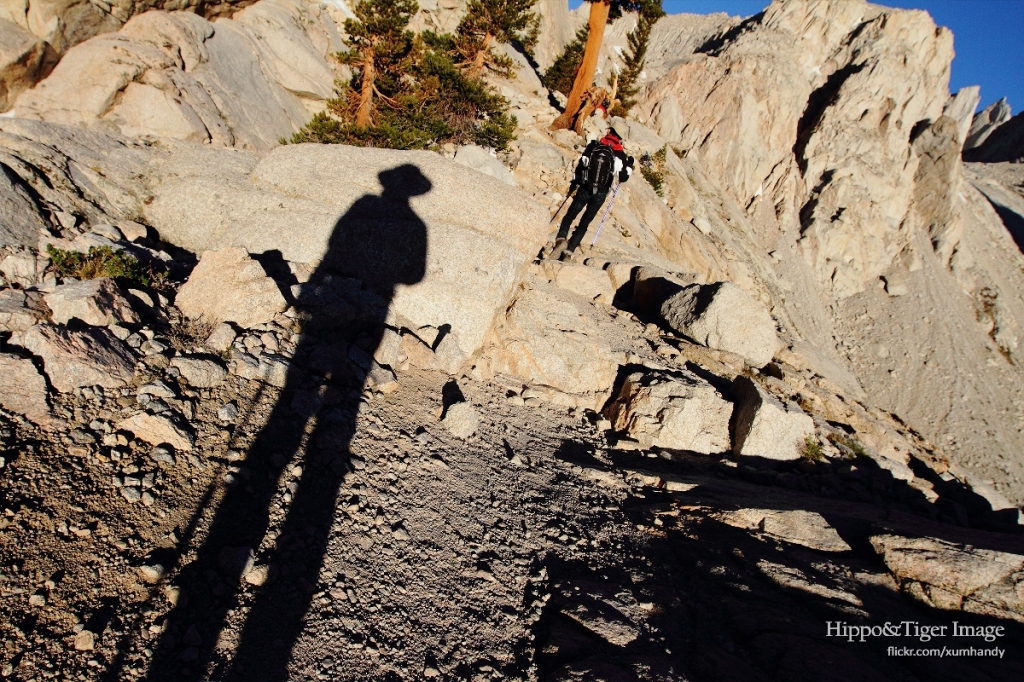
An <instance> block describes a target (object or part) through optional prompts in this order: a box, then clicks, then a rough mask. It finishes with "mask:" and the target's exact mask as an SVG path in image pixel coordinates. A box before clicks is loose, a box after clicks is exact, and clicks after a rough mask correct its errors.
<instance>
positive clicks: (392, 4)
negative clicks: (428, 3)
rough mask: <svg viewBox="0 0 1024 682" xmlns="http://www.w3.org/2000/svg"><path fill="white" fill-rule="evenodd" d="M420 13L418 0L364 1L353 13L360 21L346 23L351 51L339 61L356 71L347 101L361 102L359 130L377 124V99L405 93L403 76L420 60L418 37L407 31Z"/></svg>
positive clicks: (357, 109)
mask: <svg viewBox="0 0 1024 682" xmlns="http://www.w3.org/2000/svg"><path fill="white" fill-rule="evenodd" d="M418 10H419V5H418V4H417V3H416V1H415V0H360V2H359V4H357V5H356V7H355V9H354V10H353V13H354V14H355V15H356V18H355V19H346V20H345V32H346V33H347V34H348V37H349V44H350V45H351V47H350V48H349V50H348V51H346V52H342V53H340V54H339V55H338V58H339V59H340V60H341V62H342V63H343V64H348V65H349V66H352V67H354V69H355V73H354V74H353V76H352V84H351V91H352V92H351V94H349V93H346V95H347V96H345V97H344V99H345V100H347V102H346V103H347V104H349V105H350V104H352V103H353V102H356V101H358V104H357V105H356V111H355V124H356V125H357V126H360V127H364V128H365V127H368V126H370V125H371V124H372V123H373V111H374V96H377V97H379V98H381V99H384V100H388V99H391V98H393V97H394V96H395V95H397V94H398V93H399V91H400V90H401V89H402V75H403V74H404V73H406V72H407V71H408V70H409V69H410V68H411V67H412V65H413V64H415V62H416V58H417V54H416V52H417V48H418V42H417V40H416V35H415V34H414V33H413V32H412V31H409V30H407V29H406V27H407V26H408V25H409V20H410V19H411V18H412V15H413V14H415V13H416V12H417V11H418ZM357 90H358V100H356V98H355V97H354V95H355V92H356V91H357Z"/></svg>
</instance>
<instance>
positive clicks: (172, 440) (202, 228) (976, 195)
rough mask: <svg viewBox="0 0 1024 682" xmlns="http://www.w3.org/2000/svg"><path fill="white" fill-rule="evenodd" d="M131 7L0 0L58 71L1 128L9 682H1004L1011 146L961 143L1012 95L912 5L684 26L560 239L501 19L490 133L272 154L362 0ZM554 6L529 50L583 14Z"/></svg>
mask: <svg viewBox="0 0 1024 682" xmlns="http://www.w3.org/2000/svg"><path fill="white" fill-rule="evenodd" d="M58 4H59V3H58ZM136 4H138V3H136ZM464 4H465V3H461V2H456V1H455V0H452V1H451V2H445V1H443V0H442V1H439V2H433V3H428V2H424V3H421V9H422V10H423V11H422V12H421V14H420V16H419V17H418V18H417V22H419V23H418V26H422V27H432V28H438V29H442V30H443V29H446V28H449V29H450V28H451V27H453V26H454V25H455V24H456V23H457V21H458V18H459V16H460V12H461V11H462V9H463V7H464ZM41 6H42V5H40V7H41ZM28 7H29V5H27V4H26V5H25V8H28ZM33 7H34V9H32V12H35V13H37V14H38V12H39V11H40V8H39V7H35V6H34V5H33ZM47 7H49V5H47ZM54 7H57V5H54ZM76 7H78V8H79V9H77V10H76V9H75V8H76ZM91 7H100V8H101V9H102V7H101V5H95V4H94V3H90V4H89V5H88V6H87V7H85V10H88V12H90V14H88V17H87V18H86V19H83V28H82V31H87V29H88V30H92V29H91V28H89V26H93V25H94V23H95V22H94V21H93V19H91V18H89V17H92V16H93V14H91V13H92V12H93V10H92V9H89V8H91ZM116 7H120V5H117V4H116V3H115V4H114V5H111V9H110V10H109V11H108V12H107V14H108V15H110V16H114V17H115V18H116V19H117V20H118V22H119V23H117V25H116V26H113V28H116V29H117V31H116V32H109V33H104V34H102V35H96V36H93V37H88V38H87V39H82V40H75V41H71V40H68V41H66V43H67V44H64V45H63V47H61V49H60V52H61V53H63V57H62V58H61V59H60V61H59V62H57V63H56V66H54V60H55V59H56V55H55V53H56V49H54V53H50V52H48V51H47V48H46V45H42V43H40V42H39V40H38V38H39V37H43V38H46V36H51V34H49V33H47V34H45V35H43V36H37V35H36V34H35V33H32V31H34V30H35V29H31V26H29V25H27V24H25V23H24V22H22V21H20V20H19V21H17V22H16V21H13V20H12V21H11V23H12V25H13V24H14V23H17V25H18V26H20V27H21V28H20V29H19V30H20V31H21V33H17V32H15V33H10V35H14V36H15V38H14V39H12V40H10V41H9V43H10V44H17V45H19V46H22V47H24V49H23V50H22V52H20V53H19V54H22V55H27V56H24V57H19V58H18V59H20V60H21V61H20V62H18V63H19V64H22V65H23V66H24V68H25V69H28V70H30V69H36V70H37V71H36V74H37V75H44V74H45V73H46V72H47V71H48V70H50V69H51V67H52V72H50V73H49V75H47V76H46V78H44V79H43V80H42V81H41V82H39V83H38V84H36V85H35V86H34V87H31V88H28V89H24V90H22V91H20V92H18V91H16V89H10V90H8V96H9V97H11V98H13V99H14V101H13V112H12V113H13V115H8V116H7V117H5V118H3V119H0V274H2V279H0V480H2V481H3V483H4V490H5V491H7V492H6V493H5V495H6V497H5V502H4V505H5V508H4V513H3V515H2V516H0V566H2V573H0V589H2V590H3V596H4V599H3V600H2V601H0V613H3V615H4V617H3V618H0V631H2V632H3V637H4V639H5V641H7V642H9V643H10V644H8V646H7V647H6V648H5V649H4V651H3V652H0V665H2V666H3V667H2V674H3V675H4V676H6V677H11V676H15V677H19V676H20V677H21V678H24V679H29V678H32V677H36V678H38V677H40V676H42V677H47V676H48V675H63V676H64V677H67V678H73V677H76V676H88V675H90V674H93V673H94V672H95V671H96V670H102V671H103V674H105V675H107V676H108V677H111V678H112V679H138V678H141V677H146V678H147V679H153V680H160V679H179V678H181V676H183V675H184V676H186V677H189V678H191V679H195V678H197V677H200V676H202V677H205V678H207V679H217V680H220V679H233V678H236V677H238V676H239V675H242V676H245V675H248V676H250V677H253V676H255V677H259V678H260V679H275V680H286V679H308V678H324V677H333V678H337V679H353V680H354V679H423V678H442V679H449V678H450V679H499V678H514V679H550V680H571V679H581V678H583V679H622V678H630V679H633V678H636V679H644V680H647V679H650V680H655V679H710V678H711V677H712V676H713V675H717V676H719V677H725V678H727V679H737V680H739V679H755V678H758V677H785V678H786V679H825V678H830V679H832V678H835V677H836V675H837V674H838V675H839V676H840V678H841V679H894V680H895V679H909V678H911V677H914V678H916V679H950V680H952V679H963V678H964V677H965V676H973V678H977V679H993V680H996V679H1009V678H1010V677H1012V675H1013V674H1014V673H1015V671H1016V670H1017V669H1019V665H1020V660H1019V656H1020V654H1019V651H1020V650H1021V649H1020V648H1019V647H1017V648H1015V644H1016V643H1019V642H1021V641H1024V633H1022V632H1021V631H1020V629H1019V627H1020V626H1019V623H1021V622H1024V601H1022V599H1021V597H1020V594H1021V570H1022V567H1024V545H1022V544H1021V542H1020V536H1019V532H1018V531H1019V520H1020V512H1019V504H1020V502H1021V500H1022V499H1024V483H1022V480H1021V477H1022V475H1024V460H1022V459H1021V458H1020V456H1019V453H1020V452H1021V451H1022V446H1024V424H1022V415H1024V412H1022V410H1024V395H1022V394H1021V388H1020V387H1021V385H1022V382H1021V379H1022V378H1024V377H1022V376H1021V370H1020V357H1019V354H1020V351H1019V339H1018V337H1019V334H1020V331H1019V327H1020V324H1021V321H1022V320H1024V303H1022V301H1021V298H1020V296H1019V293H1018V292H1020V291H1021V290H1024V274H1022V273H1024V268H1022V265H1024V260H1022V256H1021V252H1020V247H1019V245H1020V244H1024V191H1022V189H1021V188H1022V187H1024V173H1022V171H1021V168H1020V164H1018V163H1010V162H1003V163H969V164H967V165H965V164H964V163H962V162H961V150H962V149H967V150H968V152H967V153H971V152H972V151H977V150H984V149H986V148H990V144H991V145H995V144H996V143H998V144H1000V145H1004V142H1000V140H1007V139H1010V140H1012V139H1015V138H1013V137H1012V135H1013V134H1015V133H1014V131H1015V130H1016V128H1017V127H1016V126H1014V125H1012V124H1013V122H1014V121H1015V120H1017V119H1011V120H1010V121H1009V122H1006V121H1004V120H1003V119H1004V118H1007V119H1008V118H1009V116H1008V113H1007V115H1006V116H1005V117H1004V116H1002V114H1001V113H1000V112H999V111H995V110H993V112H989V113H990V114H992V115H991V116H989V115H986V116H982V117H979V118H978V119H975V120H974V121H972V119H971V114H972V113H973V108H974V107H976V106H977V92H976V90H972V89H965V90H964V91H961V92H960V93H957V94H956V95H954V96H952V97H951V96H950V93H949V92H948V77H949V65H950V59H951V58H952V46H953V38H952V36H951V35H950V33H949V32H948V31H947V30H945V29H942V28H939V27H936V26H935V24H934V23H933V22H932V20H931V18H930V17H929V16H928V15H927V14H925V13H923V12H915V11H902V10H892V9H888V8H883V7H879V6H874V5H870V4H867V3H864V2H858V1H854V0H843V1H842V2H840V1H838V0H835V1H831V2H830V1H825V0H787V1H786V2H775V3H772V4H771V5H769V6H768V7H767V8H766V9H765V10H764V11H763V12H762V13H760V14H758V15H756V16H754V17H750V18H747V19H744V20H740V19H730V18H729V17H726V16H725V15H712V16H709V17H698V16H696V15H677V16H671V17H666V18H665V19H664V20H662V21H660V22H659V23H658V25H657V26H656V28H655V30H654V32H653V34H652V45H651V50H650V53H649V60H650V61H649V66H648V69H647V72H646V80H645V83H646V85H645V88H644V90H643V91H642V93H641V103H640V105H639V106H638V108H637V110H636V111H635V112H634V113H635V118H633V119H629V120H626V119H613V120H611V121H610V122H606V121H602V120H597V119H595V120H591V121H589V122H588V124H587V128H588V130H587V132H588V134H589V135H590V136H594V135H597V134H599V133H600V132H601V131H602V129H603V128H604V127H605V126H607V125H608V124H609V123H611V124H612V125H614V126H615V127H616V128H617V129H618V130H619V131H620V133H622V134H623V135H624V137H625V138H626V147H627V150H628V151H629V152H630V153H631V154H634V155H636V156H637V157H644V156H645V155H646V157H647V158H646V159H645V163H649V166H647V167H646V170H647V173H646V178H645V177H641V175H640V174H639V173H638V174H637V176H636V177H634V178H633V179H632V180H631V181H630V182H628V183H626V184H624V185H622V186H621V188H620V189H619V191H618V193H617V194H616V198H615V202H614V204H613V205H611V206H610V207H609V210H608V217H607V220H603V218H602V219H601V220H602V223H601V229H600V234H598V229H597V228H598V226H597V224H595V225H594V226H593V227H592V228H591V233H590V234H588V235H587V239H586V241H585V242H584V247H583V248H582V253H581V254H577V255H576V256H574V257H573V258H571V259H568V260H555V259H552V258H549V257H548V256H549V252H548V250H547V249H542V247H544V245H545V244H544V243H545V240H546V238H547V237H549V236H550V234H551V233H553V231H554V227H553V226H552V225H551V223H549V220H550V216H551V215H552V214H554V213H555V211H556V210H557V209H558V207H559V206H560V205H561V204H562V202H563V200H564V199H565V192H566V190H567V188H568V185H569V181H570V179H571V177H572V170H573V166H574V163H575V160H576V158H577V157H578V155H579V154H580V152H581V151H582V149H583V148H584V146H585V144H586V142H587V141H586V140H585V139H583V138H581V137H579V136H577V135H575V134H574V133H572V132H569V131H558V132H551V131H550V130H549V125H550V123H551V121H552V120H553V119H554V118H555V117H556V116H557V114H558V111H557V109H556V108H554V107H553V106H552V104H551V103H552V101H553V100H552V99H551V98H550V93H548V92H547V91H545V90H544V89H543V87H542V86H541V84H540V82H539V79H538V75H537V73H536V71H535V70H534V68H533V66H532V65H531V64H530V63H529V62H528V60H527V59H526V58H525V57H524V56H523V55H520V54H519V53H517V52H516V51H515V50H514V49H512V48H511V47H509V46H503V47H502V49H504V50H505V51H506V53H507V54H508V55H509V56H510V57H511V58H513V59H514V60H515V62H516V64H517V67H518V75H517V77H516V78H513V79H511V80H499V79H495V80H494V81H493V82H494V85H495V87H497V88H499V89H500V91H501V92H502V93H503V94H504V96H505V97H506V98H508V99H509V102H510V106H511V109H512V112H513V113H514V114H515V115H516V116H517V118H518V120H519V127H518V129H517V135H518V139H517V140H516V142H515V143H514V144H513V146H512V148H511V150H510V151H509V152H507V153H503V154H500V155H498V154H493V153H491V152H490V151H489V150H485V149H481V148H478V147H472V146H468V147H461V148H456V147H454V146H447V147H445V148H442V149H439V150H436V151H431V152H396V151H390V150H377V149H358V148H350V147H341V146H338V147H333V146H314V145H280V144H278V142H277V141H278V139H279V138H281V137H286V136H288V135H289V134H290V133H291V132H293V131H294V130H296V129H297V128H298V127H299V126H300V125H301V124H302V123H303V122H304V121H305V120H307V118H308V117H309V116H310V115H311V112H313V111H316V110H317V109H318V108H319V107H320V106H322V104H321V103H322V101H323V99H324V98H325V97H327V96H328V95H329V93H330V92H331V90H332V87H333V81H334V79H335V78H338V77H339V76H343V75H344V74H343V73H341V72H340V71H338V70H337V67H336V64H335V63H334V62H333V61H332V60H331V59H330V57H329V55H330V53H331V52H333V51H337V50H338V49H339V48H340V46H342V45H343V44H344V35H343V31H342V30H341V29H340V24H341V22H342V20H343V19H344V18H345V17H346V16H349V15H350V7H349V5H348V4H346V3H345V2H342V1H341V0H337V1H335V2H332V3H329V4H328V5H326V6H322V5H321V4H320V3H314V2H306V1H305V0H261V1H260V2H257V3H253V4H251V5H249V6H247V7H245V8H243V9H239V8H238V7H233V9H235V10H237V11H234V12H233V14H232V15H231V16H230V17H227V16H212V15H207V16H203V15H201V14H197V13H195V12H191V11H172V10H175V9H195V8H194V7H192V6H191V5H188V6H185V5H182V6H181V7H178V6H174V7H172V6H170V5H168V6H160V7H157V8H155V9H154V8H152V7H149V6H148V5H147V6H145V7H141V6H140V7H139V8H136V9H138V10H139V11H138V12H135V10H132V12H131V13H128V12H127V8H125V10H124V11H121V12H119V13H115V12H113V9H114V8H116ZM132 7H133V8H134V7H135V5H132ZM58 9H60V12H63V14H61V13H60V12H58V11H57V10H56V9H54V10H53V12H54V15H53V16H57V17H58V18H60V20H59V21H58V22H56V23H55V25H57V26H60V25H61V24H60V22H61V21H63V22H65V24H68V22H69V21H70V19H69V17H73V16H76V15H74V12H75V11H80V10H81V11H84V10H82V8H81V7H79V6H78V5H75V4H71V3H68V4H66V6H65V5H60V7H59V8H58ZM142 9H147V10H149V11H141V10H142ZM538 9H539V11H540V12H541V14H542V16H543V18H544V21H543V24H542V32H541V42H540V45H539V46H538V50H537V61H538V62H539V63H540V64H541V66H543V65H544V64H545V62H548V61H550V60H551V59H553V58H554V55H555V54H557V52H558V50H559V49H560V47H561V46H562V45H564V43H565V42H567V41H568V40H570V39H571V37H572V35H573V32H574V22H577V21H579V14H578V13H577V14H575V15H574V14H572V13H570V12H569V11H568V9H567V7H566V6H565V4H563V3H559V2H554V1H551V2H547V1H546V0H545V1H544V2H541V3H540V4H539V7H538ZM28 12H29V10H28V9H25V11H24V12H22V14H21V15H18V16H22V15H24V16H28ZM129 14H131V16H129ZM121 15H125V16H124V18H123V19H121V18H120V17H121ZM33 16H35V14H33ZM104 16H106V15H104ZM61 17H62V18H61ZM90 22H92V23H90ZM68 26H70V28H65V29H61V30H62V31H64V33H61V35H72V34H75V30H77V29H74V26H71V25H70V24H68ZM630 28H631V19H630V17H629V16H628V15H627V16H626V17H624V18H623V19H621V20H620V21H618V22H617V23H616V24H615V25H614V26H612V27H611V29H610V30H609V37H608V42H607V44H606V46H605V52H604V55H603V57H602V66H601V68H602V73H604V74H608V73H611V72H612V71H614V69H615V68H616V66H615V65H616V64H617V60H618V59H619V58H620V56H619V52H618V49H617V48H621V46H622V45H624V40H625V39H624V36H625V34H626V33H627V32H628V30H629V29H630ZM0 29H3V25H0ZM30 29H31V30H30ZM73 29H74V30H73ZM4 35H8V34H5V33H3V32H2V31H0V37H2V36H4ZM82 35H83V36H84V33H83V34H82ZM26 36H29V37H26ZM32 36H36V37H35V38H33V37H32ZM51 37H52V36H51ZM5 40H6V38H5ZM46 40H50V38H46ZM53 40H54V41H55V42H57V43H59V41H58V40H57V39H56V38H54V39H53ZM19 41H20V42H19ZM71 43H75V44H73V45H72V44H71ZM5 44H6V43H5ZM46 44H50V43H46ZM39 45H42V48H39ZM22 47H19V48H18V49H22ZM51 47H52V45H51ZM40 49H41V50H42V51H40ZM33 50H35V51H33ZM14 61H17V60H14ZM12 63H13V62H12ZM19 68H21V67H19ZM5 73H6V72H5ZM19 78H23V80H22V85H21V86H19V87H27V85H26V81H25V80H24V79H26V78H27V79H28V80H31V78H30V77H27V76H25V77H22V76H19ZM12 82H13V81H12ZM1018 118H1019V117H1018ZM990 119H991V120H994V121H998V122H999V125H998V126H996V127H992V126H991V125H990V124H991V121H990ZM986 125H989V126H990V128H992V130H991V131H989V130H988V129H987V128H986V127H985V126H986ZM1004 128H1005V129H1006V130H1005V131H1004ZM1001 131H1002V132H1001ZM1007 131H1008V132H1007ZM988 132H991V134H987V133H988ZM986 134H987V139H984V140H981V138H982V137H983V136H985V135H986ZM979 140H981V141H980V142H979ZM1002 148H1003V147H1000V149H1002ZM659 152H660V153H659ZM48 247H52V248H56V249H59V251H50V252H48V250H47V249H48ZM90 249H93V252H92V255H91V256H90V255H89V253H90ZM97 249H99V251H97ZM97 253H99V254H104V253H105V254H107V255H106V256H104V258H107V259H108V260H107V261H106V262H107V265H104V266H103V268H101V267H100V266H99V265H97V264H96V263H95V262H94V260H92V259H95V258H96V257H97V256H96V254H97ZM75 254H79V255H77V256H76V255H75ZM118 254H120V256H118ZM83 261H84V262H86V263H87V264H91V265H88V267H87V266H86V265H82V262H83ZM76 263H78V265H77V266H76V265H75V264H76ZM111 263H113V264H114V265H110V264H111ZM115 266H116V267H115ZM90 268H91V269H90ZM105 268H110V269H105ZM68 491H71V492H72V494H69V493H68ZM837 608H838V609H840V610H841V612H842V613H845V614H848V617H849V618H851V619H853V618H860V619H865V620H866V621H867V622H875V621H877V622H884V621H885V620H891V621H894V622H902V621H911V620H912V621H915V622H917V621H921V620H929V622H930V621H931V620H935V621H936V622H942V623H946V622H948V617H949V616H950V615H951V616H953V617H955V618H957V619H959V620H960V621H961V622H968V623H970V624H971V625H972V626H977V627H996V626H999V627H1003V628H1004V630H1005V631H1006V632H1007V633H1008V634H1007V635H1006V637H1007V639H1005V640H1001V641H1000V642H999V643H998V645H999V646H1005V647H1007V652H1008V653H1007V656H1006V657H1005V659H992V660H987V659H986V660H980V659H978V660H974V659H971V660H966V659H965V661H966V662H965V661H955V662H950V660H938V659H928V658H927V657H925V658H914V659H910V658H907V659H898V658H892V657H889V656H886V655H884V653H885V652H884V650H883V649H882V648H880V647H873V646H871V647H868V646H865V647H855V645H850V644H848V643H845V642H841V641H837V640H835V639H830V638H829V637H828V636H826V634H825V633H824V632H822V623H823V622H824V621H825V620H827V619H832V620H834V619H835V618H836V615H835V614H836V609H837ZM751 609H755V611H751ZM752 612H755V613H756V614H757V619H756V620H757V621H758V622H757V623H756V624H751V621H750V613H752ZM949 612H953V613H949ZM955 644H961V642H955ZM971 644H976V645H980V640H979V642H974V641H972V642H971ZM610 652H611V653H610ZM836 661H842V671H843V672H842V673H841V674H840V673H836V670H837V669H839V668H837V665H836Z"/></svg>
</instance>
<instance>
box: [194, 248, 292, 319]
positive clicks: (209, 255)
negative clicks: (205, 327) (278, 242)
mask: <svg viewBox="0 0 1024 682" xmlns="http://www.w3.org/2000/svg"><path fill="white" fill-rule="evenodd" d="M175 304H176V305H177V306H178V307H179V308H180V309H181V311H182V312H183V313H185V314H186V315H188V316H189V317H191V318H196V319H203V320H206V321H208V322H215V323H219V322H225V321H231V322H235V323H237V324H238V325H239V326H241V327H243V328H249V327H254V326H256V325H258V324H266V323H267V322H270V321H272V320H273V319H274V315H276V314H277V313H280V312H283V311H284V310H285V308H287V307H288V303H287V301H285V299H284V296H282V295H281V290H280V289H279V288H278V286H277V284H276V283H275V282H274V280H272V279H271V278H270V277H268V276H267V273H266V271H264V269H263V266H261V265H260V264H259V263H258V262H256V261H255V260H253V259H252V258H250V257H249V254H248V253H247V252H246V250H245V249H243V248H239V247H229V248H226V249H221V250H219V251H207V252H206V253H204V254H203V257H202V258H201V259H200V261H199V264H198V265H197V266H196V267H195V269H194V270H193V271H192V274H191V275H190V276H189V278H188V281H187V282H185V284H184V285H183V286H182V287H181V289H180V290H179V291H178V296H177V298H176V299H175Z"/></svg>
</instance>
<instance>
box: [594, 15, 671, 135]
mask: <svg viewBox="0 0 1024 682" xmlns="http://www.w3.org/2000/svg"><path fill="white" fill-rule="evenodd" d="M639 14H640V16H639V18H638V20H637V25H636V28H634V29H633V30H632V31H630V32H629V34H628V35H627V36H626V42H627V43H628V45H629V50H628V51H627V52H626V53H625V54H624V55H623V57H622V59H623V62H624V64H623V66H624V68H623V69H622V75H621V76H620V78H619V83H618V92H617V94H618V97H617V99H616V100H615V102H614V103H613V104H612V110H611V111H610V112H608V113H610V114H611V115H613V116H628V115H629V112H630V110H631V109H632V108H633V107H634V106H636V99H635V98H636V94H637V93H638V92H640V74H641V73H643V70H644V65H645V64H646V60H647V45H648V43H649V42H650V39H651V29H653V28H654V24H655V23H657V21H658V19H660V18H661V17H663V16H665V10H663V9H662V7H661V0H649V1H648V2H644V3H641V6H640V12H639Z"/></svg>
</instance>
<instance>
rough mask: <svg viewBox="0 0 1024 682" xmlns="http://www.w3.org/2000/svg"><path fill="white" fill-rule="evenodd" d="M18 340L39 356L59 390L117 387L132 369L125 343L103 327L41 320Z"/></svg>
mask: <svg viewBox="0 0 1024 682" xmlns="http://www.w3.org/2000/svg"><path fill="white" fill-rule="evenodd" d="M21 344H22V345H23V346H24V347H25V348H27V349H28V350H30V351H32V353H33V354H35V355H36V356H38V357H39V358H41V359H42V361H43V366H44V368H45V370H46V375H47V376H48V377H49V378H50V383H51V384H53V387H54V388H56V389H57V390H58V391H60V392H62V393H65V392H67V391H72V390H74V389H76V388H79V387H80V386H102V387H103V388H119V387H121V386H124V385H126V384H127V383H128V382H129V381H131V379H132V374H133V373H134V370H135V360H134V358H133V357H132V354H131V351H129V350H128V347H127V346H125V345H124V344H123V343H122V342H121V341H119V340H118V339H117V338H116V337H115V336H114V335H113V334H111V333H110V332H109V331H107V330H106V329H103V328H98V327H91V328H88V329H83V330H72V329H67V328H65V327H58V326H55V325H51V324H40V325H36V326H35V327H32V328H31V329H29V330H28V331H26V332H25V333H24V335H23V336H22V338H21Z"/></svg>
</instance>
